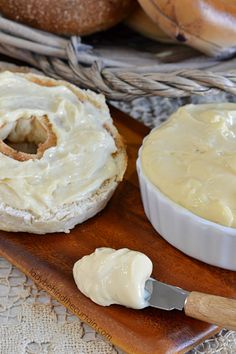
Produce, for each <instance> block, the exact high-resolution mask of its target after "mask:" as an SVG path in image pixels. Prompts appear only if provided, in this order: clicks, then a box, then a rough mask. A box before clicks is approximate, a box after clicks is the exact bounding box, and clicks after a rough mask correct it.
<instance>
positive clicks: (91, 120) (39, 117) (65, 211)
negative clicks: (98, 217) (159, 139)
mask: <svg viewBox="0 0 236 354" xmlns="http://www.w3.org/2000/svg"><path fill="white" fill-rule="evenodd" d="M0 96H1V102H0V112H1V114H0V215H1V218H0V229H1V230H6V231H15V232H16V231H23V232H32V233H37V234H44V233H49V232H69V230H70V229H71V228H73V227H74V226H75V225H76V224H78V223H81V222H83V221H85V220H87V219H88V218H90V217H92V216H93V215H95V214H96V213H97V212H99V211H100V210H101V209H103V208H104V207H105V205H106V204H107V202H108V201H109V199H110V198H111V196H112V194H113V192H114V190H115V188H116V187H117V185H118V183H119V182H120V181H121V180H122V178H123V174H124V172H125V169H126V163H127V158H126V152H125V148H124V145H123V142H122V139H121V137H120V135H119V133H118V132H117V130H116V128H115V126H114V125H113V123H112V119H111V117H110V114H109V110H108V107H107V105H106V104H105V100H104V96H102V95H97V94H95V93H93V92H91V91H83V90H80V89H79V88H78V87H75V86H73V85H71V84H69V83H67V82H64V81H56V80H54V79H50V78H47V77H44V76H39V75H35V74H19V73H18V74H15V73H14V74H13V73H10V72H2V73H0ZM22 145H23V146H22ZM26 147H27V149H26ZM31 148H32V151H31ZM19 150H20V151H19Z"/></svg>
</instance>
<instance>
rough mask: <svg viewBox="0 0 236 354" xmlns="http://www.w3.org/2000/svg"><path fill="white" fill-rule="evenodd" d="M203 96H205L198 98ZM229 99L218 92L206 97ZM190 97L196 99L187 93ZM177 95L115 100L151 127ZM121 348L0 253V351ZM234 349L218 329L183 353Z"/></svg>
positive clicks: (231, 335) (223, 353) (68, 352)
mask: <svg viewBox="0 0 236 354" xmlns="http://www.w3.org/2000/svg"><path fill="white" fill-rule="evenodd" d="M203 99H204V101H206V97H204V98H203ZM213 99H214V100H221V101H226V100H228V101H229V100H230V101H233V100H235V98H234V97H231V96H229V95H227V96H226V95H225V94H222V95H221V96H217V97H214V98H212V97H208V98H207V100H208V101H212V100H213ZM192 101H193V102H196V101H202V99H201V98H199V97H198V98H197V97H193V98H192ZM183 103H187V101H186V100H185V101H183V100H181V99H176V100H174V99H167V98H164V99H162V98H157V97H155V98H140V99H136V100H134V101H133V102H131V103H122V102H121V103H115V105H116V106H118V108H120V109H122V110H123V111H126V112H127V113H129V114H131V115H132V116H133V117H134V118H136V119H138V120H141V121H142V122H144V123H145V124H146V125H148V126H150V127H153V126H156V125H158V124H160V122H162V121H164V120H165V119H166V117H167V116H168V115H169V114H170V113H171V112H172V111H174V110H175V109H176V108H177V107H178V106H179V105H181V104H183ZM64 353H65V354H78V353H81V354H95V353H96V354H111V353H119V354H120V353H122V351H120V350H119V349H118V348H115V347H114V346H112V345H111V344H110V343H108V342H106V341H105V340H104V339H103V338H102V337H101V336H99V335H98V334H96V333H95V332H94V330H93V329H92V328H90V327H89V326H87V325H86V324H84V323H82V322H81V321H80V320H79V319H78V318H77V317H75V316H74V315H72V314H71V313H70V312H69V311H68V310H67V309H66V308H65V307H63V306H62V305H60V304H59V303H58V302H57V301H56V300H54V299H52V298H51V297H50V295H48V294H47V293H46V292H45V291H43V290H40V289H38V288H37V287H36V285H35V284H34V283H33V282H32V280H30V279H29V278H27V277H26V276H25V275H24V274H23V273H22V272H21V271H19V270H18V269H17V268H15V267H14V266H12V265H11V264H10V263H9V262H7V261H6V260H5V259H4V258H1V257H0V354H64ZM200 353H206V354H210V353H211V354H213V353H214V354H215V353H220V354H235V353H236V332H233V331H226V330H223V331H221V333H219V334H218V335H217V336H215V337H214V338H211V339H208V340H206V341H205V342H204V343H203V344H201V345H199V346H198V347H197V348H195V349H194V350H192V351H190V352H189V354H200Z"/></svg>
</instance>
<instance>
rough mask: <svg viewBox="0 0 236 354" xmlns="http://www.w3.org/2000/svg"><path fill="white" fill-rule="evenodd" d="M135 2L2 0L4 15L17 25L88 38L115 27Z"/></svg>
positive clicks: (110, 0)
mask: <svg viewBox="0 0 236 354" xmlns="http://www.w3.org/2000/svg"><path fill="white" fill-rule="evenodd" d="M135 3H136V1H135V0H99V1H96V0H0V11H1V13H2V14H3V15H4V16H6V17H8V18H10V19H12V20H15V21H18V22H22V23H25V24H27V25H29V26H32V27H35V28H39V29H41V30H44V31H48V32H53V33H57V34H62V35H79V36H80V35H87V34H91V33H94V32H98V31H102V30H105V29H107V28H110V27H112V26H114V25H116V24H117V23H118V22H120V21H121V20H123V19H124V18H125V17H127V16H128V15H129V12H130V11H131V9H132V8H133V7H134V6H135Z"/></svg>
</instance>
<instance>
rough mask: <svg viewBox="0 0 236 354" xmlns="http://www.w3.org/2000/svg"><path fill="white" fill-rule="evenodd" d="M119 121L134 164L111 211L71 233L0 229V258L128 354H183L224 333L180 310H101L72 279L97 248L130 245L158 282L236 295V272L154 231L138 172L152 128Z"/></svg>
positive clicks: (122, 116) (122, 118) (124, 117)
mask: <svg viewBox="0 0 236 354" xmlns="http://www.w3.org/2000/svg"><path fill="white" fill-rule="evenodd" d="M112 116H113V117H114V120H115V123H116V125H117V127H118V128H119V130H120V132H121V134H122V135H123V136H124V138H125V140H126V142H127V146H128V155H129V165H128V170H127V173H126V177H125V180H124V182H122V183H121V184H120V186H119V188H118V189H117V191H116V192H115V195H114V196H113V198H112V200H111V201H110V202H109V204H108V206H107V207H106V208H105V209H104V210H103V211H102V212H101V213H99V214H98V215H97V216H96V217H94V218H92V219H91V220H88V221H87V222H85V223H83V224H82V225H79V226H77V227H76V228H75V229H74V230H73V231H72V232H71V233H70V234H50V235H45V236H39V235H31V234H24V233H7V232H0V253H1V254H2V255H3V256H5V257H6V258H7V259H9V260H10V261H11V262H12V263H13V264H15V265H16V266H17V267H19V268H20V269H21V270H23V272H25V273H26V274H27V275H29V276H30V277H32V278H33V280H34V281H35V282H36V283H37V284H38V285H39V286H41V287H42V288H44V289H45V290H46V291H48V292H49V293H50V294H51V295H52V296H53V297H54V298H56V299H57V300H58V301H60V302H61V303H62V304H64V305H65V306H66V307H68V308H69V309H70V310H71V311H72V312H73V313H75V314H76V315H78V316H79V317H80V318H81V319H82V320H83V321H85V322H87V323H88V324H90V325H91V326H92V327H93V328H95V329H96V330H98V331H99V332H100V333H102V334H103V335H105V337H106V338H108V339H110V340H111V341H112V343H114V344H116V345H118V346H119V347H120V348H122V349H123V350H125V351H126V352H128V353H145V354H148V353H150V354H154V353H167V352H168V353H173V352H184V351H186V350H187V349H189V348H191V347H192V346H194V345H196V344H197V343H199V342H201V341H203V340H204V339H205V338H206V337H209V336H210V335H212V334H214V333H215V332H216V331H218V330H219V329H218V328H217V327H215V326H213V325H209V324H207V323H204V322H201V321H198V320H194V319H191V318H189V317H187V316H185V315H184V314H183V313H182V312H179V311H171V312H165V311H161V310H156V309H152V308H146V309H144V310H140V311H137V310H132V309H127V308H124V307H121V306H117V305H114V306H110V307H100V306H98V305H96V304H94V303H92V302H91V301H90V300H89V299H87V298H86V297H85V296H84V295H82V294H81V293H80V292H79V291H78V290H77V288H76V285H75V283H74V281H73V277H72V266H73V264H74V262H75V261H77V260H78V259H79V258H80V257H82V256H84V255H85V254H88V253H90V252H93V251H94V249H95V248H96V247H102V246H108V247H114V248H121V247H128V248H131V249H134V250H138V251H141V252H144V253H145V254H147V256H149V257H150V258H151V260H152V261H153V264H154V270H153V277H155V278H157V279H159V280H160V281H164V282H167V283H170V284H173V285H178V286H180V287H182V288H184V289H186V290H189V291H194V290H195V291H201V292H206V293H211V294H215V295H221V296H228V297H231V298H236V272H230V271H226V270H222V269H219V268H216V267H213V266H208V265H206V264H203V263H201V262H199V261H197V260H194V259H192V258H190V257H188V256H185V255H184V254H182V253H181V252H179V251H178V250H176V249H175V248H174V247H172V246H170V245H169V244H168V243H167V242H166V241H165V240H164V239H162V238H161V237H160V236H159V235H158V234H157V233H156V232H155V231H154V229H153V228H152V226H151V224H150V223H149V222H148V220H147V218H146V216H145V214H144V211H143V207H142V203H141V199H140V193H139V188H138V182H137V175H136V170H135V160H136V156H137V150H138V148H139V146H140V144H141V142H142V139H143V137H144V135H146V134H147V133H148V129H147V128H145V127H144V126H143V125H142V124H139V123H137V122H135V121H134V120H132V119H131V118H129V117H128V116H127V115H125V114H123V113H121V112H119V111H117V110H115V109H112ZM209 252H210V250H209Z"/></svg>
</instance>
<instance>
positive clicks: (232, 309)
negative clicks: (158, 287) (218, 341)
mask: <svg viewBox="0 0 236 354" xmlns="http://www.w3.org/2000/svg"><path fill="white" fill-rule="evenodd" d="M186 300H187V301H186V302H185V305H184V312H185V313H186V315H187V316H190V317H193V318H197V319H198V320H202V321H205V322H209V323H215V324H217V325H218V326H220V327H225V328H227V329H231V330H234V331H236V300H234V299H228V298H225V297H222V296H215V295H209V294H203V293H199V292H198V291H193V292H191V293H190V294H189V296H188V297H187V299H186Z"/></svg>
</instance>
